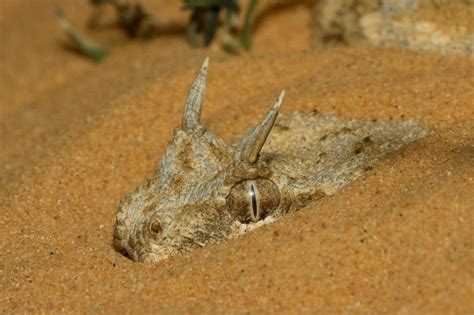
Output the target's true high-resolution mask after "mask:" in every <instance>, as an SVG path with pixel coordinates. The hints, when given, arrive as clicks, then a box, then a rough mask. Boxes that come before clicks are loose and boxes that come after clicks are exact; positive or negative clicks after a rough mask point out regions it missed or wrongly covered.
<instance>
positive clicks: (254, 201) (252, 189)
mask: <svg viewBox="0 0 474 315" xmlns="http://www.w3.org/2000/svg"><path fill="white" fill-rule="evenodd" d="M250 196H251V197H252V214H253V217H254V218H257V195H256V194H255V187H254V185H253V184H251V185H250Z"/></svg>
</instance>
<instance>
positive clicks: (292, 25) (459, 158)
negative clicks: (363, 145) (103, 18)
mask: <svg viewBox="0 0 474 315" xmlns="http://www.w3.org/2000/svg"><path fill="white" fill-rule="evenodd" d="M177 2H179V1H174V3H173V1H150V2H149V5H148V7H149V8H150V10H153V11H154V12H157V17H158V18H159V19H160V20H161V21H162V23H164V24H165V25H168V26H169V27H168V28H167V30H166V32H164V34H163V35H162V36H161V37H160V38H158V39H156V40H153V41H150V42H144V43H143V42H139V41H138V42H136V41H135V42H134V41H129V40H127V39H126V38H125V37H124V36H123V35H121V34H120V33H119V32H117V31H115V30H113V29H112V28H110V27H109V28H106V29H104V30H101V31H99V32H98V33H93V35H94V36H95V38H96V39H98V40H100V41H102V42H103V43H105V44H107V45H108V46H109V47H111V49H112V53H111V56H110V58H108V59H107V60H106V61H105V62H103V63H101V64H99V65H95V64H92V63H90V62H89V61H87V60H84V59H82V58H81V57H79V56H77V55H76V54H74V53H72V52H71V51H69V50H67V49H65V48H64V45H63V39H64V38H63V36H62V34H61V32H60V30H59V28H58V27H57V24H56V21H55V20H54V18H53V15H52V12H51V3H52V2H50V1H47V0H37V1H17V0H4V1H1V3H0V41H1V45H0V90H1V93H0V132H1V143H2V146H1V148H0V167H1V168H0V179H1V180H0V207H1V208H0V213H2V216H1V218H0V224H1V226H2V229H0V312H1V311H17V312H27V311H28V312H35V313H38V312H50V311H55V312H58V311H62V310H66V311H75V312H103V313H105V312H110V311H111V310H112V311H115V312H132V311H149V312H151V311H153V312H162V313H202V312H205V313H228V312H231V313H245V312H251V313H273V312H276V311H278V312H285V313H301V312H303V311H308V312H309V311H313V312H314V311H317V312H320V313H344V312H346V313H360V314H367V313H385V312H388V313H395V312H401V313H404V312H405V313H425V314H428V313H430V314H433V313H438V314H446V313H456V314H469V313H471V314H472V313H473V312H474V298H473V296H474V287H473V283H474V267H473V266H474V252H473V245H474V244H473V239H474V237H473V234H474V229H473V210H474V194H473V191H474V104H473V100H474V76H473V70H474V63H473V59H469V58H468V57H462V56H457V57H454V56H453V57H441V56H438V55H435V54H419V53H411V52H404V51H401V50H386V49H381V48H370V47H365V46H360V47H336V48H331V49H327V50H322V51H311V50H310V49H309V46H310V40H309V38H310V33H309V29H310V28H309V25H310V19H309V18H310V17H309V14H310V12H309V9H308V8H307V7H306V6H305V4H304V1H302V2H301V3H300V2H298V1H287V2H282V1H280V2H278V3H277V2H276V1H274V2H271V1H266V2H265V1H264V4H265V5H264V8H263V9H262V10H261V11H260V14H259V17H258V18H257V19H258V23H257V26H258V27H257V30H256V34H255V47H254V48H255V49H254V51H253V52H252V53H251V54H245V55H243V56H241V57H238V58H236V57H232V56H229V55H226V54H224V53H222V52H220V51H219V50H215V49H209V50H193V49H191V48H189V47H188V45H187V44H186V42H185V40H184V37H183V36H180V35H179V32H180V29H182V27H183V25H184V23H185V20H186V17H185V15H183V13H182V12H180V11H179V10H178V6H176V3H177ZM61 3H62V4H63V6H64V8H65V10H66V12H68V13H69V16H70V17H71V20H72V21H73V23H75V24H76V25H84V23H85V21H86V18H87V15H88V14H89V11H90V9H89V7H88V6H87V5H86V4H85V2H84V3H83V2H79V1H69V2H68V1H65V2H61ZM154 8H159V10H158V9H154ZM206 55H210V57H211V68H210V70H209V76H208V92H207V100H206V103H205V105H204V110H203V120H204V121H205V122H206V124H207V125H208V127H209V129H211V130H212V131H214V132H215V133H217V134H218V135H220V136H222V137H223V138H224V139H232V138H233V137H234V136H236V135H238V134H240V133H242V132H243V131H244V130H245V129H246V128H248V127H250V126H251V125H252V124H254V123H255V122H256V121H258V119H259V117H260V115H261V114H263V113H264V112H265V111H266V109H267V108H268V106H269V105H270V104H271V103H272V102H273V101H274V98H275V96H276V95H277V93H278V91H279V90H280V89H282V88H285V89H286V90H287V98H286V101H285V104H284V107H283V109H282V110H283V111H292V110H295V109H302V110H311V109H314V108H316V109H318V110H319V111H322V112H329V111H332V112H336V113H338V114H340V115H342V116H344V117H365V118H376V119H383V120H389V119H394V118H403V119H409V118H413V119H416V120H417V121H418V122H420V123H421V124H423V125H424V126H426V127H428V128H430V129H431V130H432V134H431V135H430V136H428V137H427V138H425V139H423V140H421V141H418V142H415V143H413V144H411V145H409V146H407V147H405V148H404V149H402V150H401V151H399V152H397V153H395V154H392V155H390V156H389V157H387V158H386V159H384V160H383V161H382V162H380V163H379V164H377V165H376V166H375V167H374V169H373V170H371V171H368V172H367V173H365V174H364V176H363V177H362V178H361V179H359V180H357V181H356V182H354V183H353V184H351V185H349V186H347V187H346V188H344V189H342V190H341V191H340V192H339V193H337V194H336V195H334V196H332V197H327V198H324V199H322V200H320V201H317V202H314V203H312V204H310V205H308V206H307V207H305V208H303V209H302V210H301V211H299V212H297V213H295V214H292V215H289V216H287V217H285V218H284V219H282V220H280V221H278V222H276V223H273V224H271V225H268V226H265V227H263V228H260V229H258V230H256V231H253V232H251V233H248V234H246V235H245V236H243V237H240V238H238V239H235V240H232V241H230V242H225V243H221V244H219V245H217V246H211V247H208V248H205V249H200V250H196V251H194V252H192V253H190V254H187V255H184V256H180V257H174V258H171V259H168V260H165V261H163V262H160V263H157V264H142V263H134V262H132V261H131V260H129V259H127V258H126V257H123V256H122V255H120V254H119V253H117V252H116V251H115V250H114V249H113V247H112V245H111V243H112V232H113V227H114V220H115V212H116V207H117V204H118V201H119V200H120V198H121V197H122V196H123V194H124V193H126V192H128V191H130V190H131V189H133V188H135V187H136V186H137V185H138V184H139V183H140V182H142V181H143V180H144V179H145V178H146V177H147V176H150V175H151V174H152V172H153V171H154V170H155V169H156V167H157V165H158V160H159V158H160V156H161V154H162V153H163V151H164V149H165V147H166V144H167V143H168V141H169V140H170V139H171V135H172V132H173V128H174V127H176V126H178V124H179V122H180V120H181V117H180V115H181V113H182V110H183V105H184V98H185V95H186V92H187V88H188V87H189V85H190V82H191V80H192V78H193V76H194V75H195V73H196V71H197V69H198V67H199V65H200V63H201V61H202V60H203V58H204V57H205V56H206Z"/></svg>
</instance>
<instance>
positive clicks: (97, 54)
mask: <svg viewBox="0 0 474 315" xmlns="http://www.w3.org/2000/svg"><path fill="white" fill-rule="evenodd" d="M182 2H183V6H182V9H183V10H185V11H191V13H190V17H189V21H188V24H187V25H186V32H185V34H183V35H185V36H186V38H187V40H188V42H189V43H190V45H191V46H193V47H208V46H209V45H211V44H212V43H214V42H217V43H218V44H219V45H220V47H221V48H222V49H224V50H225V51H227V52H229V53H232V54H239V53H240V51H241V50H242V49H246V50H248V49H250V46H251V45H250V43H251V30H252V21H253V16H254V13H255V8H256V7H257V4H258V0H250V1H249V4H248V7H247V10H246V11H245V12H246V15H245V17H244V24H243V26H242V29H241V30H239V25H238V21H239V15H240V12H241V8H240V5H239V3H238V1H237V0H183V1H182ZM89 3H90V4H91V5H92V6H94V7H95V10H94V13H93V16H92V17H91V19H90V26H93V25H97V24H98V20H99V19H100V17H101V13H102V11H103V7H104V6H111V7H113V8H114V10H115V12H116V16H117V25H118V26H119V27H120V28H121V29H122V30H123V31H124V32H125V33H126V34H127V35H128V36H129V37H130V38H152V37H155V36H159V30H160V25H159V23H158V21H157V20H156V19H155V18H154V16H153V14H151V13H150V12H148V11H147V10H146V8H144V7H143V6H142V5H141V4H139V3H137V2H131V1H128V0H89ZM56 16H57V17H58V19H59V23H60V25H61V27H62V29H63V30H64V32H65V33H66V35H67V36H68V38H69V40H70V42H71V43H72V45H73V46H74V48H75V49H76V51H78V52H79V53H81V54H83V55H84V56H86V57H88V58H90V59H91V60H94V61H96V62H97V61H100V60H102V59H104V58H105V57H106V56H107V49H106V48H104V47H102V46H101V45H100V44H98V43H96V42H94V41H93V40H91V39H89V38H87V37H86V36H85V35H83V34H80V33H79V32H78V31H76V30H75V29H74V27H73V26H72V25H71V23H70V22H69V21H68V19H67V17H66V15H65V13H64V12H63V10H62V9H61V8H59V7H58V8H57V9H56Z"/></svg>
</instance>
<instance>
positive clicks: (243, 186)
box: [226, 179, 280, 222]
mask: <svg viewBox="0 0 474 315" xmlns="http://www.w3.org/2000/svg"><path fill="white" fill-rule="evenodd" d="M279 203H280V191H279V190H278V187H277V186H276V185H275V184H274V183H273V182H272V181H271V180H268V179H255V180H245V181H242V182H239V183H238V184H236V185H235V186H234V187H232V190H231V192H230V194H229V196H227V200H226V206H227V209H228V210H229V212H230V213H231V215H232V216H233V217H234V218H236V219H237V220H239V221H240V222H255V221H259V220H262V219H264V218H265V217H266V216H267V215H270V214H271V213H272V212H273V211H274V210H275V209H276V208H277V207H278V204H279Z"/></svg>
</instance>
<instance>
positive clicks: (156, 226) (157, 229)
mask: <svg viewBox="0 0 474 315" xmlns="http://www.w3.org/2000/svg"><path fill="white" fill-rule="evenodd" d="M162 230H163V229H162V227H161V224H160V222H158V221H153V223H152V224H151V225H150V231H151V232H153V233H156V234H158V233H161V231H162Z"/></svg>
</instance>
